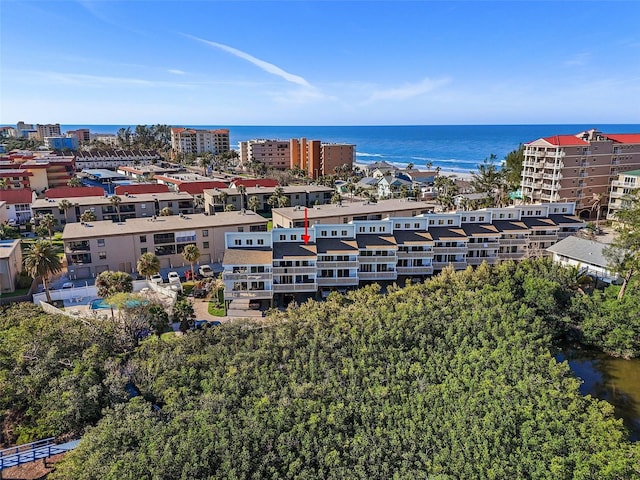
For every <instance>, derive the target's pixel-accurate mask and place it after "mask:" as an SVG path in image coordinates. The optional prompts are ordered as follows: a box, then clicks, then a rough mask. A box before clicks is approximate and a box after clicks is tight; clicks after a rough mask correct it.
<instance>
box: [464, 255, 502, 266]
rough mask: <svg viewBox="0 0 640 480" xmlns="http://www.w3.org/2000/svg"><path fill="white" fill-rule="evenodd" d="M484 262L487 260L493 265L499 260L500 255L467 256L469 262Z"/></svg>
mask: <svg viewBox="0 0 640 480" xmlns="http://www.w3.org/2000/svg"><path fill="white" fill-rule="evenodd" d="M482 262H487V263H488V264H489V265H493V264H495V263H497V262H498V257H497V256H495V257H467V264H468V265H473V266H477V265H480V264H481V263H482Z"/></svg>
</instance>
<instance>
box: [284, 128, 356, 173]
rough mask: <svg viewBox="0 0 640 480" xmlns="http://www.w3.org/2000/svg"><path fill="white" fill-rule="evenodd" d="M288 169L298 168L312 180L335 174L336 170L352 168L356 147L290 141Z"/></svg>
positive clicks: (300, 140) (310, 141)
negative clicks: (345, 167) (344, 167)
mask: <svg viewBox="0 0 640 480" xmlns="http://www.w3.org/2000/svg"><path fill="white" fill-rule="evenodd" d="M289 143H290V146H289V151H290V156H291V164H290V168H292V169H294V168H299V169H301V170H304V171H305V172H307V175H308V176H309V177H312V178H318V177H320V176H323V175H331V174H333V173H335V169H336V168H342V167H343V166H345V165H346V166H347V167H348V168H349V169H351V168H353V163H354V162H355V156H356V146H355V145H351V144H346V143H322V142H321V141H320V140H307V139H306V138H301V139H296V138H292V139H291V140H290V142H289Z"/></svg>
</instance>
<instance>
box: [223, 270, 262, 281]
mask: <svg viewBox="0 0 640 480" xmlns="http://www.w3.org/2000/svg"><path fill="white" fill-rule="evenodd" d="M271 278H272V274H271V272H264V273H228V272H222V279H223V280H271Z"/></svg>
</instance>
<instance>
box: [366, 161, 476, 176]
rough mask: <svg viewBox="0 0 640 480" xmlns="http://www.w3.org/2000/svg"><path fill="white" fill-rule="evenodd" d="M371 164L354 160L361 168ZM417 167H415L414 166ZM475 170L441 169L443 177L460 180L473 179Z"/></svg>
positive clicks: (433, 169) (432, 170)
mask: <svg viewBox="0 0 640 480" xmlns="http://www.w3.org/2000/svg"><path fill="white" fill-rule="evenodd" d="M371 163H375V162H371ZM387 163H389V164H390V165H393V166H394V167H397V168H399V169H400V170H403V169H402V168H400V167H398V165H395V164H394V163H391V162H387ZM369 165H370V163H366V162H360V161H358V162H354V163H353V166H354V167H359V168H360V169H365V168H368V166H369ZM420 166H424V165H416V167H420ZM414 168H415V167H414ZM415 169H416V170H418V171H420V172H434V171H435V170H436V169H435V168H432V169H431V170H420V169H418V168H415ZM474 173H475V172H459V171H457V170H450V169H447V168H441V169H440V176H443V177H455V178H458V179H460V180H467V181H469V180H471V179H472V178H473V175H474Z"/></svg>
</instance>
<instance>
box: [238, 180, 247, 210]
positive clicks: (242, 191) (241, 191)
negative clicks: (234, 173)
mask: <svg viewBox="0 0 640 480" xmlns="http://www.w3.org/2000/svg"><path fill="white" fill-rule="evenodd" d="M238 193H239V194H240V211H242V210H244V196H245V194H246V193H247V187H245V186H244V185H240V186H239V187H238Z"/></svg>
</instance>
